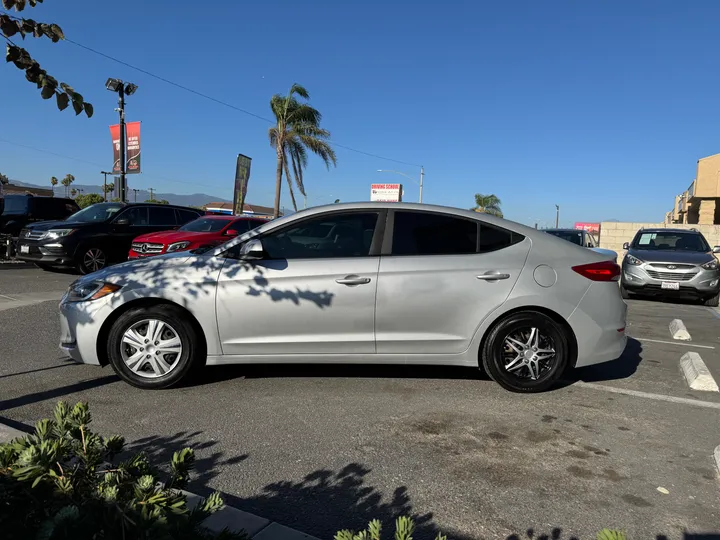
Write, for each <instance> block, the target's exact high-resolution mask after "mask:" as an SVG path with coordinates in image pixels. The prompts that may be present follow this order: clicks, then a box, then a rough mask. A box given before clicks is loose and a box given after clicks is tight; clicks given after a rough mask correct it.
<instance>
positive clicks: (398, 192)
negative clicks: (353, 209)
mask: <svg viewBox="0 0 720 540" xmlns="http://www.w3.org/2000/svg"><path fill="white" fill-rule="evenodd" d="M402 193H403V188H402V184H371V185H370V200H371V201H376V202H402Z"/></svg>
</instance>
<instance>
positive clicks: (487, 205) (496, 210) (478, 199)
mask: <svg viewBox="0 0 720 540" xmlns="http://www.w3.org/2000/svg"><path fill="white" fill-rule="evenodd" d="M501 204H502V203H501V201H500V199H498V198H497V197H496V196H495V195H483V194H482V193H476V194H475V206H474V207H472V208H471V209H470V210H474V211H475V212H483V213H485V214H490V215H492V216H497V217H503V213H502V210H500V205H501Z"/></svg>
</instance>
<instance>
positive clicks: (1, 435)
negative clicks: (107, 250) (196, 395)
mask: <svg viewBox="0 0 720 540" xmlns="http://www.w3.org/2000/svg"><path fill="white" fill-rule="evenodd" d="M28 427H29V426H28ZM31 431H32V430H31ZM27 434H28V433H27V432H25V431H20V430H19V429H15V428H13V427H10V426H8V425H6V424H4V423H2V422H0V444H1V443H6V442H10V441H11V440H13V439H15V438H17V437H24V436H25V435H27ZM719 448H720V447H719ZM717 452H718V451H717V450H716V455H717ZM183 493H184V494H185V496H186V497H187V503H188V507H190V508H194V507H195V506H197V505H198V504H199V503H200V501H201V500H202V499H203V497H201V496H200V495H196V494H195V493H191V492H189V491H183ZM204 525H205V526H206V527H207V528H208V529H210V530H211V531H214V532H220V531H222V530H223V529H225V528H227V529H229V530H230V531H232V532H241V531H243V530H244V531H245V532H247V534H248V535H249V536H250V538H252V539H254V540H318V539H317V538H315V537H314V536H310V535H309V534H305V533H303V532H300V531H296V530H295V529H291V528H290V527H286V526H285V525H281V524H279V523H275V522H274V521H270V520H269V519H267V518H264V517H260V516H256V515H255V514H251V513H249V512H243V511H242V510H238V509H237V508H233V507H232V506H225V507H223V508H222V510H219V511H218V512H215V513H214V514H213V515H212V516H210V517H209V518H208V519H207V520H206V521H205V523H204Z"/></svg>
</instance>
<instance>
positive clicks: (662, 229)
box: [638, 227, 700, 234]
mask: <svg viewBox="0 0 720 540" xmlns="http://www.w3.org/2000/svg"><path fill="white" fill-rule="evenodd" d="M659 232H671V233H690V234H700V231H696V230H694V229H674V228H672V227H656V228H652V229H640V230H639V231H638V233H659Z"/></svg>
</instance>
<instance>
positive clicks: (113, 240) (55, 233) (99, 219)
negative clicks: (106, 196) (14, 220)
mask: <svg viewBox="0 0 720 540" xmlns="http://www.w3.org/2000/svg"><path fill="white" fill-rule="evenodd" d="M200 215H201V212H200V211H199V210H195V209H193V208H185V207H182V206H171V205H158V204H149V203H148V204H126V203H98V204H93V205H92V206H88V207H87V208H84V209H82V210H80V211H79V212H77V213H75V214H73V215H72V216H70V217H69V218H67V220H66V221H44V222H41V223H35V224H33V225H29V226H28V227H27V228H25V229H23V230H22V232H21V234H20V238H19V240H18V254H17V258H18V259H21V260H24V261H29V262H34V263H36V264H37V265H38V266H40V267H41V268H48V267H75V268H76V269H77V270H78V271H79V272H80V273H82V274H88V273H90V272H95V271H97V270H100V269H102V268H104V267H105V266H107V265H109V264H113V263H117V262H121V261H124V260H126V259H127V254H128V250H129V249H130V244H131V243H132V241H133V239H134V238H136V237H137V236H139V235H141V234H147V233H151V232H156V231H163V230H167V229H169V228H173V227H178V226H180V225H184V224H185V223H187V222H188V221H192V220H194V219H197V218H198V217H199V216H200Z"/></svg>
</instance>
